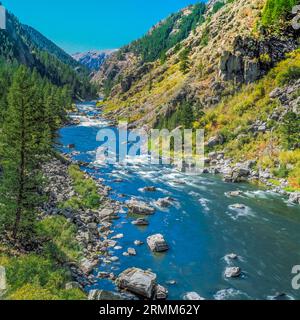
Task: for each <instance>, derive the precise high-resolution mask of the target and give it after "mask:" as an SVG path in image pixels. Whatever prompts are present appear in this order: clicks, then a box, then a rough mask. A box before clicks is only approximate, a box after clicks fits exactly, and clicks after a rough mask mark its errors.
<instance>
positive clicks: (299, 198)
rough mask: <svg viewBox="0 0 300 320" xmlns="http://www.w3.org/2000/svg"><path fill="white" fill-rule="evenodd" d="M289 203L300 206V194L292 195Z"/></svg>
mask: <svg viewBox="0 0 300 320" xmlns="http://www.w3.org/2000/svg"><path fill="white" fill-rule="evenodd" d="M289 202H291V203H295V204H300V192H294V193H291V194H290V197H289Z"/></svg>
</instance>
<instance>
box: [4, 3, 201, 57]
mask: <svg viewBox="0 0 300 320" xmlns="http://www.w3.org/2000/svg"><path fill="white" fill-rule="evenodd" d="M200 1H201V0H85V1H82V0H3V1H2V3H3V5H4V6H6V8H7V9H8V10H9V11H11V12H12V13H14V14H15V15H16V16H17V17H18V18H19V19H20V20H21V22H22V23H25V24H29V25H31V26H32V27H34V28H36V29H37V30H38V31H40V32H41V33H42V34H44V35H45V36H47V37H48V38H49V39H51V40H52V41H54V42H55V43H56V44H58V45H59V46H61V47H62V48H64V49H65V50H66V51H67V52H69V53H74V52H78V51H86V50H89V49H114V48H119V47H120V46H122V45H124V44H127V43H129V42H130V41H132V40H134V39H137V38H138V37H140V36H142V35H143V34H144V33H145V32H147V31H148V29H149V28H150V27H151V26H152V25H154V24H155V23H156V22H158V21H159V20H161V19H163V18H165V17H166V16H168V15H169V14H170V13H172V12H176V11H177V10H179V9H181V8H183V7H185V6H187V5H189V4H192V3H197V2H200Z"/></svg>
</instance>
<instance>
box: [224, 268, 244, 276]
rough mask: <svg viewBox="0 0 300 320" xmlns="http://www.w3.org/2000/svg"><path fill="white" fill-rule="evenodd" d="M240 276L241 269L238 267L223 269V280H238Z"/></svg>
mask: <svg viewBox="0 0 300 320" xmlns="http://www.w3.org/2000/svg"><path fill="white" fill-rule="evenodd" d="M240 275H241V268H239V267H229V268H226V269H225V272H224V276H225V278H238V277H239V276H240Z"/></svg>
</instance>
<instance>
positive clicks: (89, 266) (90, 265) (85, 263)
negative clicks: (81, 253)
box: [80, 258, 98, 274]
mask: <svg viewBox="0 0 300 320" xmlns="http://www.w3.org/2000/svg"><path fill="white" fill-rule="evenodd" d="M97 264H98V260H93V261H91V260H88V259H87V258H83V259H82V260H81V261H80V269H81V270H82V271H83V272H84V273H85V274H89V273H91V272H92V271H93V269H94V268H95V267H96V266H97Z"/></svg>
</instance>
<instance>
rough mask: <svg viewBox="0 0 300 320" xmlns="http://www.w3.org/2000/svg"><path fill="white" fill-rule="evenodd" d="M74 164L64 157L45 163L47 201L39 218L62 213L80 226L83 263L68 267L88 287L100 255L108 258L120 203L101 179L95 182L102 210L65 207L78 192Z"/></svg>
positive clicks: (91, 281) (86, 175)
mask: <svg viewBox="0 0 300 320" xmlns="http://www.w3.org/2000/svg"><path fill="white" fill-rule="evenodd" d="M72 164H74V162H73V161H72V160H70V159H67V158H61V159H52V160H51V161H50V162H48V163H47V164H46V165H44V167H43V172H44V176H45V178H46V179H47V186H46V188H45V190H44V191H45V193H46V194H47V195H48V201H47V203H45V204H44V205H43V207H42V208H41V210H40V212H41V214H40V218H41V219H43V218H45V217H49V216H54V215H61V216H64V217H65V218H66V219H67V220H68V221H69V222H71V223H73V224H74V225H75V226H76V227H77V235H76V240H77V241H78V243H79V244H80V247H81V248H82V259H81V261H80V263H77V264H76V263H70V265H69V267H70V270H71V272H72V277H73V279H74V281H76V282H77V283H78V284H79V285H80V286H81V287H85V286H86V285H89V284H92V283H93V282H94V280H95V278H94V276H92V275H91V272H92V271H93V269H94V268H95V267H96V266H97V265H98V264H99V262H100V257H102V258H103V259H104V258H107V259H109V257H108V256H109V254H108V248H109V246H110V240H109V235H110V233H111V230H110V227H111V223H110V220H111V219H114V218H115V217H116V214H117V212H118V211H119V209H120V208H119V204H118V203H117V202H115V201H113V200H110V199H109V198H108V197H107V194H108V190H107V187H106V186H104V185H102V184H101V183H100V182H99V181H96V183H97V188H98V193H99V195H100V196H101V199H102V200H101V204H100V207H99V210H91V209H84V208H80V209H78V210H74V209H72V208H62V206H61V205H62V204H63V203H64V202H66V201H67V200H68V199H70V198H72V197H73V196H75V195H76V191H75V190H74V187H73V181H72V179H71V178H70V176H69V175H68V168H69V166H70V165H72ZM85 178H86V179H91V177H90V176H89V175H88V174H85ZM111 278H114V275H111Z"/></svg>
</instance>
